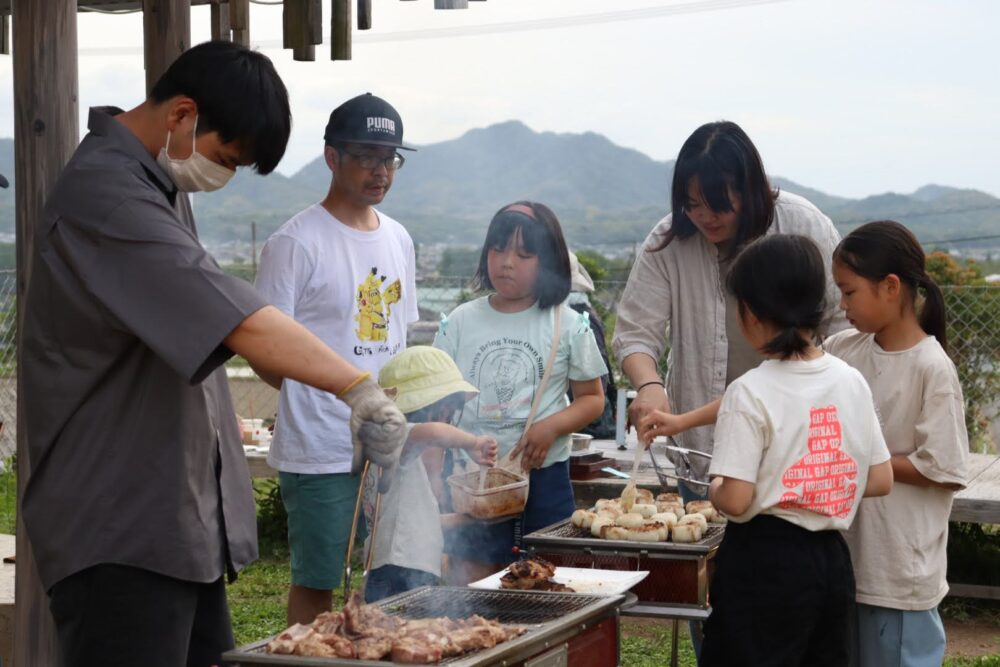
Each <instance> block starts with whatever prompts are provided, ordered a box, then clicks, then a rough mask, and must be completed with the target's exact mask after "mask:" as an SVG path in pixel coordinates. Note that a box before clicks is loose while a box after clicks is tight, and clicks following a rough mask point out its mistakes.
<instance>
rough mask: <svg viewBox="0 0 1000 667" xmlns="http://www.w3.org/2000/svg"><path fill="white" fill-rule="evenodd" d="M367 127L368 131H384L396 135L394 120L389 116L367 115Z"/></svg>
mask: <svg viewBox="0 0 1000 667" xmlns="http://www.w3.org/2000/svg"><path fill="white" fill-rule="evenodd" d="M367 129H368V131H369V132H385V133H386V134H391V135H393V136H396V121H394V120H392V119H391V118H379V117H373V116H368V125H367Z"/></svg>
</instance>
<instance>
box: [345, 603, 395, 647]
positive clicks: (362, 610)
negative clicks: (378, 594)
mask: <svg viewBox="0 0 1000 667" xmlns="http://www.w3.org/2000/svg"><path fill="white" fill-rule="evenodd" d="M403 623H404V621H402V620H401V619H399V618H396V617H395V616H389V615H388V614H386V613H385V612H384V611H382V608H381V607H379V606H377V605H373V604H362V603H361V593H359V592H358V591H354V592H353V593H351V598H350V600H348V601H347V604H346V605H344V626H343V628H344V634H345V635H347V636H348V637H352V638H353V637H368V636H382V635H383V634H384V633H382V632H379V631H382V630H386V631H389V632H395V631H396V630H398V629H399V627H400V626H401V625H402V624H403Z"/></svg>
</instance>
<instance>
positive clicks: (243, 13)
mask: <svg viewBox="0 0 1000 667" xmlns="http://www.w3.org/2000/svg"><path fill="white" fill-rule="evenodd" d="M229 23H230V24H231V25H232V27H233V41H234V42H236V43H237V44H240V45H242V46H247V47H249V46H250V0H229Z"/></svg>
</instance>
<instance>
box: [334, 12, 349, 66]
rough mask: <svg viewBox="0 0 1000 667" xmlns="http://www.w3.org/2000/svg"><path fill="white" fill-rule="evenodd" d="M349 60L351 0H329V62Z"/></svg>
mask: <svg viewBox="0 0 1000 667" xmlns="http://www.w3.org/2000/svg"><path fill="white" fill-rule="evenodd" d="M350 59H351V0H330V60H350Z"/></svg>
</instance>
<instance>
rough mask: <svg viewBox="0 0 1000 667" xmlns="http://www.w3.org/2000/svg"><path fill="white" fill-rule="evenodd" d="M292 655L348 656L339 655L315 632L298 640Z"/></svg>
mask: <svg viewBox="0 0 1000 667" xmlns="http://www.w3.org/2000/svg"><path fill="white" fill-rule="evenodd" d="M352 653H353V650H352ZM292 655H302V656H315V657H322V658H337V657H348V656H338V655H337V651H336V650H335V649H334V648H333V647H332V646H330V645H329V644H327V643H326V642H325V641H323V638H322V636H321V635H318V634H316V633H315V632H314V633H312V634H311V635H306V636H305V637H302V638H301V639H298V640H296V642H295V648H294V649H293V650H292Z"/></svg>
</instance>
